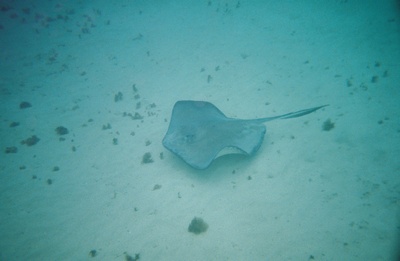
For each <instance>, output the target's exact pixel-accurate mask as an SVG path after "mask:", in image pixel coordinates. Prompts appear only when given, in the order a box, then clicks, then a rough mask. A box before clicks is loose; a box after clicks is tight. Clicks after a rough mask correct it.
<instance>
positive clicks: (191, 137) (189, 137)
mask: <svg viewBox="0 0 400 261" xmlns="http://www.w3.org/2000/svg"><path fill="white" fill-rule="evenodd" d="M194 138H195V136H194V134H188V135H185V142H186V143H192V142H193V141H194Z"/></svg>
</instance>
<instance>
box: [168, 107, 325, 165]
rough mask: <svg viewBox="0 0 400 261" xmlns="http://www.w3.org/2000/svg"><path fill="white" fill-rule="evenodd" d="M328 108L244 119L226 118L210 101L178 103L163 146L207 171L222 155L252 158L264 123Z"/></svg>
mask: <svg viewBox="0 0 400 261" xmlns="http://www.w3.org/2000/svg"><path fill="white" fill-rule="evenodd" d="M325 106H327V105H323V106H319V107H314V108H310V109H305V110H300V111H296V112H291V113H286V114H283V115H279V116H274V117H267V118H259V119H249V120H244V119H234V118H228V117H226V116H225V114H223V113H222V112H221V111H220V110H219V109H218V108H217V107H215V106H214V105H213V104H212V103H210V102H206V101H178V102H176V103H175V105H174V108H173V110H172V116H171V121H170V124H169V127H168V131H167V133H166V134H165V137H164V139H163V141H162V143H163V145H164V147H165V148H167V149H168V150H169V151H171V152H172V153H174V154H176V155H177V156H179V157H180V158H182V159H183V160H184V161H185V162H186V163H187V164H189V165H190V166H192V167H193V168H196V169H205V168H207V167H208V166H209V165H210V164H211V163H212V162H213V160H214V159H216V158H217V157H219V156H221V155H225V154H233V153H241V154H246V155H253V154H254V153H255V152H256V151H257V150H258V149H259V148H260V146H261V143H262V141H263V139H264V135H265V132H266V127H265V125H264V124H263V123H265V122H268V121H272V120H276V119H291V118H296V117H300V116H304V115H306V114H309V113H312V112H314V111H316V110H318V109H321V108H323V107H325Z"/></svg>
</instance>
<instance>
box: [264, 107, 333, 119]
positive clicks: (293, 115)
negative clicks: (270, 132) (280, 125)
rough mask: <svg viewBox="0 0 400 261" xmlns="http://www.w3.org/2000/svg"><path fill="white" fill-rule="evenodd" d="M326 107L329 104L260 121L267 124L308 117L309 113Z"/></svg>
mask: <svg viewBox="0 0 400 261" xmlns="http://www.w3.org/2000/svg"><path fill="white" fill-rule="evenodd" d="M326 106H328V104H327V105H322V106H318V107H314V108H310V109H304V110H301V111H296V112H290V113H286V114H283V115H279V116H275V117H268V118H263V119H260V121H262V122H266V121H272V120H276V119H291V118H297V117H301V116H304V115H307V114H309V113H312V112H314V111H316V110H319V109H321V108H324V107H326Z"/></svg>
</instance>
